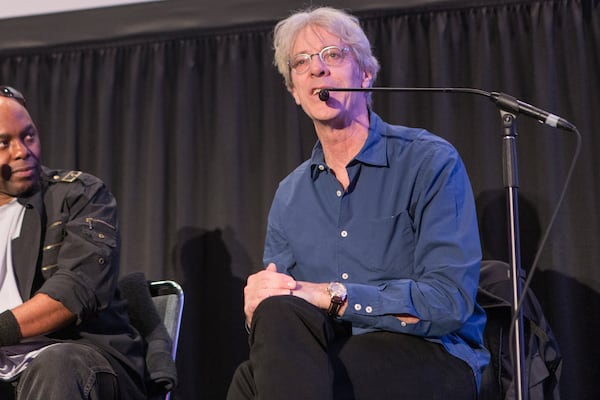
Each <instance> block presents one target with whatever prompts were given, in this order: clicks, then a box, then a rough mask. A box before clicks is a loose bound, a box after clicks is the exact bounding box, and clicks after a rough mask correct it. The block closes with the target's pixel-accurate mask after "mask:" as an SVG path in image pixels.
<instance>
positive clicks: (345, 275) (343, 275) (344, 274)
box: [342, 272, 350, 280]
mask: <svg viewBox="0 0 600 400" xmlns="http://www.w3.org/2000/svg"><path fill="white" fill-rule="evenodd" d="M349 276H350V275H348V273H347V272H344V273H343V274H342V279H343V280H347V279H348V277H349Z"/></svg>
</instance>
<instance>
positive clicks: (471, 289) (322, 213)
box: [264, 113, 489, 383]
mask: <svg viewBox="0 0 600 400" xmlns="http://www.w3.org/2000/svg"><path fill="white" fill-rule="evenodd" d="M346 169H347V171H348V175H349V178H350V184H349V186H348V188H347V190H346V191H344V189H343V187H342V186H341V185H340V183H339V182H338V180H337V179H336V177H335V176H334V174H333V173H332V171H331V170H330V169H329V167H328V166H327V164H326V163H325V159H324V156H323V149H322V147H321V144H320V143H319V142H317V144H316V145H315V147H314V149H313V153H312V157H311V158H310V159H309V160H307V161H305V162H304V163H303V164H301V165H300V166H299V167H298V168H296V170H294V171H293V172H292V173H291V174H290V175H288V176H287V177H286V178H285V179H284V180H283V181H282V182H281V183H280V185H279V187H278V189H277V192H276V194H275V198H274V200H273V204H272V206H271V210H270V213H269V220H268V226H267V237H266V243H265V253H264V262H265V265H267V264H268V263H270V262H273V263H275V264H276V265H277V269H278V271H280V272H284V273H287V274H289V275H291V276H293V277H294V279H297V280H304V281H310V282H330V281H340V282H342V283H344V285H345V286H346V288H347V290H348V306H347V308H346V311H345V312H344V314H343V315H342V316H341V319H342V320H345V321H349V322H351V323H352V326H353V333H354V334H360V333H365V332H370V331H375V330H385V331H392V332H401V333H407V334H411V335H418V336H422V337H425V338H426V339H428V340H431V341H434V342H438V343H441V344H442V345H443V346H444V347H445V348H446V349H447V351H448V352H449V353H451V354H453V355H454V356H457V357H459V358H461V359H463V360H464V361H466V362H467V363H468V364H469V365H470V366H471V367H472V368H473V371H474V372H475V376H476V379H477V382H478V383H479V381H480V377H481V370H482V368H483V367H484V366H485V365H486V364H487V363H488V360H489V355H488V352H487V351H486V350H485V349H484V348H483V345H482V343H483V338H482V334H483V329H484V325H485V314H484V312H483V310H482V309H481V307H480V306H479V305H477V303H476V302H475V296H476V293H477V286H478V282H479V266H480V261H481V249H480V242H479V233H478V228H477V218H476V212H475V204H474V200H473V193H472V189H471V185H470V182H469V179H468V177H467V173H466V170H465V167H464V164H463V163H462V160H461V159H460V156H459V155H458V152H457V151H456V149H455V148H454V147H452V145H450V144H449V143H448V142H447V141H445V140H443V139H442V138H439V137H437V136H435V135H433V134H431V133H429V132H427V131H425V130H422V129H412V128H406V127H402V126H393V125H389V124H387V123H385V122H383V121H382V120H381V119H380V118H379V116H377V115H376V114H375V113H371V114H370V128H369V134H368V137H367V140H366V142H365V144H364V146H363V148H362V149H361V150H360V152H359V153H358V154H357V155H356V157H354V159H353V160H352V161H351V162H350V163H349V164H348V165H347V167H346ZM396 314H410V315H413V316H416V317H418V318H419V320H420V321H419V322H418V323H416V324H406V323H403V322H402V321H400V320H398V319H397V318H395V317H394V315H396Z"/></svg>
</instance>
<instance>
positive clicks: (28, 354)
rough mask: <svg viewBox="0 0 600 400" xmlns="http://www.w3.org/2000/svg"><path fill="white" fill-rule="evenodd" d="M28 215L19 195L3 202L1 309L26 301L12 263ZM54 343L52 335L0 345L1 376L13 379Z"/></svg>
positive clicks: (0, 220) (0, 218)
mask: <svg viewBox="0 0 600 400" xmlns="http://www.w3.org/2000/svg"><path fill="white" fill-rule="evenodd" d="M24 215H25V207H23V206H22V205H21V204H20V203H19V202H18V201H17V199H16V198H15V199H14V200H12V201H11V202H10V203H7V204H5V205H3V206H0V312H4V311H5V310H9V309H13V308H15V307H16V306H18V305H19V304H23V299H22V298H21V294H20V293H19V288H18V287H17V280H16V279H15V274H14V269H13V265H12V246H11V243H12V240H13V239H16V238H18V237H19V235H20V234H21V225H22V224H23V216H24ZM52 343H53V342H52V341H51V340H50V339H48V338H46V337H44V336H38V337H34V338H28V339H25V340H23V341H21V343H19V344H16V345H14V346H4V347H0V379H1V380H11V379H13V378H14V377H15V376H17V375H18V374H19V373H21V372H22V371H23V370H24V369H25V368H27V365H29V363H30V362H31V360H33V359H34V358H35V357H36V356H37V355H38V354H39V353H40V352H42V351H43V350H44V349H47V348H48V346H50V345H52Z"/></svg>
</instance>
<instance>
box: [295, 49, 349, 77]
mask: <svg viewBox="0 0 600 400" xmlns="http://www.w3.org/2000/svg"><path fill="white" fill-rule="evenodd" d="M348 51H350V49H349V48H347V47H343V48H342V47H338V46H327V47H324V48H323V49H322V50H321V51H319V52H318V53H313V54H308V53H300V54H296V55H295V56H294V57H292V58H291V59H290V61H288V65H289V66H290V68H291V69H293V70H294V71H296V73H298V74H303V73H305V72H306V71H308V69H309V68H310V61H311V60H312V58H313V56H319V58H320V59H321V61H322V62H323V63H325V65H328V66H330V67H333V66H336V65H340V64H341V63H342V62H343V61H344V58H345V57H346V53H348Z"/></svg>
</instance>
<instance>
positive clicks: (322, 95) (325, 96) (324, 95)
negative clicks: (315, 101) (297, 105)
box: [319, 89, 329, 101]
mask: <svg viewBox="0 0 600 400" xmlns="http://www.w3.org/2000/svg"><path fill="white" fill-rule="evenodd" d="M319 100H321V101H327V100H329V90H327V89H321V90H319Z"/></svg>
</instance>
